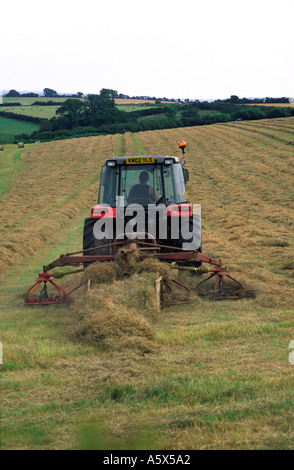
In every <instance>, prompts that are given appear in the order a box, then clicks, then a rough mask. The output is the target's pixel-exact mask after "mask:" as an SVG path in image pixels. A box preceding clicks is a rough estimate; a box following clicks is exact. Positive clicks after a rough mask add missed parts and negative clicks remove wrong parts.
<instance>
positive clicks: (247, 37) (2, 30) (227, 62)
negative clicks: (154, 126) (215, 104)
mask: <svg viewBox="0 0 294 470" xmlns="http://www.w3.org/2000/svg"><path fill="white" fill-rule="evenodd" d="M0 15H1V25H0V40H1V43H0V44H1V46H0V90H1V89H3V90H10V89H16V90H18V91H33V90H36V91H42V90H43V89H44V88H45V87H47V88H53V89H54V90H56V91H57V92H58V93H66V92H68V93H75V92H78V91H81V92H83V93H99V91H100V90H101V88H113V89H115V90H117V91H118V92H119V93H125V94H128V95H131V96H135V95H149V96H156V97H167V98H189V99H215V98H227V97H230V96H231V95H233V94H234V95H238V96H239V97H240V98H242V97H265V96H270V97H280V96H287V97H294V89H293V86H294V1H293V0H244V1H242V0H239V1H237V0H177V1H175V0H148V1H144V0H141V1H140V0H107V1H106V0H103V1H101V0H82V1H77V0H58V1H57V0H50V2H49V1H48V2H44V1H40V0H25V1H24V0H9V1H8V0H4V1H3V2H2V3H1V10H0Z"/></svg>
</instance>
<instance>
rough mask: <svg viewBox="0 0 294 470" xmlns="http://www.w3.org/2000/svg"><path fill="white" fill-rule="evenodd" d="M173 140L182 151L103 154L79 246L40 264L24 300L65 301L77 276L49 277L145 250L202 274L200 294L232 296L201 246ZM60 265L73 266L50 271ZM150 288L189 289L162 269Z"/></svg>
mask: <svg viewBox="0 0 294 470" xmlns="http://www.w3.org/2000/svg"><path fill="white" fill-rule="evenodd" d="M178 146H179V148H180V149H181V150H182V158H179V157H169V156H147V157H117V158H111V159H106V160H105V162H104V165H103V167H102V172H101V180H100V191H99V198H98V204H97V205H95V206H93V207H92V210H91V217H89V218H87V219H85V222H84V234H83V249H82V250H81V251H80V252H74V253H67V254H65V255H61V256H60V257H59V258H58V259H56V260H55V261H53V262H51V263H49V264H48V265H46V266H43V272H42V273H39V274H38V278H37V279H36V282H35V284H34V285H33V286H32V287H30V288H29V289H28V290H27V292H26V296H25V305H50V304H64V303H69V301H70V296H71V294H72V293H73V292H74V291H76V290H77V289H78V288H79V287H81V285H82V284H79V285H77V286H75V287H74V288H73V289H71V290H70V291H66V290H65V288H64V287H62V286H60V285H59V284H58V283H57V282H56V279H59V278H60V277H63V276H65V275H69V274H75V273H77V272H81V271H83V270H84V269H86V268H87V266H89V265H90V264H92V263H94V262H96V261H100V262H106V261H108V262H116V260H117V256H118V255H119V256H120V257H123V258H124V260H125V262H128V259H130V257H131V256H132V253H134V252H136V254H137V261H138V262H140V260H144V259H146V258H153V259H156V260H159V261H162V262H165V263H168V264H169V266H170V267H171V268H172V269H171V272H172V271H173V270H175V271H176V270H177V271H189V272H191V273H192V274H196V275H198V276H203V275H204V274H207V277H205V278H204V279H203V280H201V282H198V284H197V286H196V291H197V293H198V294H199V295H203V296H204V297H208V298H212V299H233V298H240V297H241V296H242V295H243V292H244V286H243V284H242V283H241V282H239V281H237V280H236V279H234V278H233V277H232V276H231V275H230V274H229V273H228V272H227V269H226V267H224V266H222V263H221V261H220V260H219V259H214V258H212V257H209V256H207V255H205V254H203V253H202V242H201V211H200V205H199V204H192V203H191V202H189V201H188V197H187V193H186V188H185V184H186V183H187V181H188V180H189V175H188V170H187V169H185V168H184V164H185V161H184V155H185V147H186V143H185V142H184V141H180V142H179V144H178ZM134 214H136V215H135V216H134ZM205 265H207V267H205ZM65 266H76V267H77V269H75V270H73V271H65V272H62V270H60V269H59V270H56V271H54V272H53V273H52V270H54V269H55V268H60V267H65ZM208 266H209V267H208ZM210 279H212V280H215V282H214V283H213V284H214V285H213V288H212V289H210V290H209V289H208V290H204V289H203V288H204V287H205V286H206V285H208V284H210V282H211V281H210V282H209V283H208V284H206V283H207V281H209V280H210ZM172 286H175V287H176V291H178V288H180V289H183V290H184V292H185V298H184V299H182V300H180V298H177V294H176V295H174V294H173V293H172ZM155 290H156V293H157V296H158V298H159V299H160V302H161V301H162V298H163V297H167V298H171V299H175V301H179V302H180V301H181V302H188V301H189V300H190V296H191V288H190V287H189V286H188V285H186V283H183V282H181V281H180V280H179V278H177V277H176V276H175V277H174V276H170V278H169V282H166V280H164V279H162V278H160V277H159V278H158V279H157V281H156V283H155Z"/></svg>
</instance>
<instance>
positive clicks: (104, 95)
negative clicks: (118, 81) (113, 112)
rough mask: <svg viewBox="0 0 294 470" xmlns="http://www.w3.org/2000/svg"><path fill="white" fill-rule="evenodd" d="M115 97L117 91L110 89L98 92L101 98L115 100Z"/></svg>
mask: <svg viewBox="0 0 294 470" xmlns="http://www.w3.org/2000/svg"><path fill="white" fill-rule="evenodd" d="M117 95H118V93H117V91H116V90H112V89H111V88H102V90H100V96H101V97H102V98H111V99H113V100H114V98H116V97H117Z"/></svg>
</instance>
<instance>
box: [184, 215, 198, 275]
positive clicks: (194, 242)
mask: <svg viewBox="0 0 294 470" xmlns="http://www.w3.org/2000/svg"><path fill="white" fill-rule="evenodd" d="M189 232H192V233H193V236H192V237H191V238H190V240H184V239H183V237H182V234H181V237H180V239H179V248H182V249H184V250H189V251H190V250H193V251H194V250H197V251H198V252H199V253H202V244H201V220H200V218H199V217H197V216H196V217H193V216H192V217H189ZM179 264H180V265H181V266H192V267H195V268H199V267H200V266H201V265H202V263H201V261H184V262H181V263H179Z"/></svg>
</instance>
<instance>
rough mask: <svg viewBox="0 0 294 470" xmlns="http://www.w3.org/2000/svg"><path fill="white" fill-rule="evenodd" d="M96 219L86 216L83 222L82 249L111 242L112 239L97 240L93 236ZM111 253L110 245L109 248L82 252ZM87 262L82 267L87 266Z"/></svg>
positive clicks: (88, 253) (94, 253)
mask: <svg viewBox="0 0 294 470" xmlns="http://www.w3.org/2000/svg"><path fill="white" fill-rule="evenodd" d="M95 222H96V219H91V218H87V219H85V222H84V233H83V250H87V249H88V248H94V247H99V246H102V245H107V244H108V243H112V242H113V240H108V239H106V238H103V239H102V240H97V238H95V236H94V232H93V229H94V225H95ZM109 254H112V247H109V248H107V247H106V248H102V249H101V250H92V251H89V252H84V255H109ZM88 265H89V263H84V267H86V266H88Z"/></svg>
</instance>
